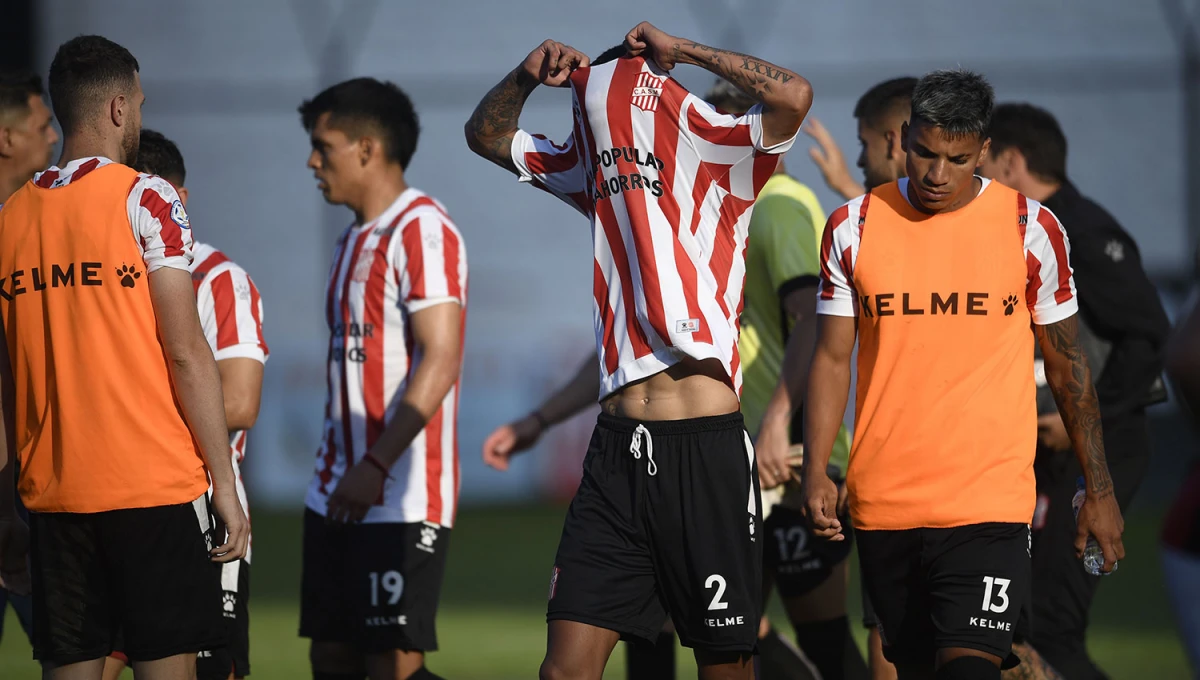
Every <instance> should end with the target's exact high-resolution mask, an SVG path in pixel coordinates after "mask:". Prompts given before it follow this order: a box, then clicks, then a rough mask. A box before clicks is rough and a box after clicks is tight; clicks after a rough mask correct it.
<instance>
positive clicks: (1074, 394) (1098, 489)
mask: <svg viewBox="0 0 1200 680" xmlns="http://www.w3.org/2000/svg"><path fill="white" fill-rule="evenodd" d="M1036 329H1037V333H1038V335H1039V336H1040V341H1041V344H1042V350H1043V353H1045V354H1048V352H1049V351H1052V352H1054V353H1056V354H1058V355H1060V356H1062V357H1063V358H1065V359H1066V360H1067V361H1068V362H1069V365H1070V371H1069V372H1068V373H1067V374H1066V375H1065V376H1064V375H1063V374H1062V373H1060V372H1052V371H1047V372H1046V379H1047V382H1049V383H1050V391H1051V392H1053V393H1054V401H1055V402H1056V403H1057V404H1058V410H1059V412H1060V413H1061V414H1062V417H1063V423H1064V424H1065V425H1066V427H1067V433H1068V434H1069V435H1070V436H1071V443H1072V444H1074V446H1075V451H1076V455H1077V456H1079V458H1080V461H1079V462H1080V464H1081V465H1083V466H1084V468H1085V469H1086V470H1087V472H1088V480H1089V482H1091V483H1092V485H1093V488H1092V489H1091V491H1093V492H1094V493H1097V494H1101V495H1109V494H1111V493H1112V490H1113V485H1112V478H1111V477H1110V476H1109V473H1108V462H1107V461H1106V460H1105V457H1104V436H1103V428H1102V427H1101V424H1100V404H1099V401H1098V400H1097V399H1096V388H1095V387H1094V386H1093V385H1092V375H1091V371H1090V370H1089V369H1088V365H1087V357H1085V356H1084V355H1083V350H1081V349H1080V347H1079V342H1078V337H1079V321H1078V319H1076V318H1075V317H1074V316H1072V317H1070V318H1067V319H1063V320H1062V321H1059V322H1057V323H1052V324H1049V325H1045V326H1036ZM1063 378H1065V380H1064V379H1063Z"/></svg>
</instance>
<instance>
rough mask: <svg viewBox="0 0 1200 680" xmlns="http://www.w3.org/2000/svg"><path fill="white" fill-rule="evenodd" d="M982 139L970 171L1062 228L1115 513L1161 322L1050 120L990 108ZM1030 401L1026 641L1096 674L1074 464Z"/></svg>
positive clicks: (1051, 419)
mask: <svg viewBox="0 0 1200 680" xmlns="http://www.w3.org/2000/svg"><path fill="white" fill-rule="evenodd" d="M991 139H992V146H991V153H990V154H989V156H988V159H987V161H986V162H985V163H984V165H983V166H982V168H981V172H982V174H984V175H985V176H988V177H991V178H993V179H996V180H999V181H1000V182H1002V183H1004V184H1007V185H1008V186H1010V187H1012V188H1014V189H1016V190H1018V191H1020V192H1021V193H1023V194H1025V195H1026V196H1028V197H1030V198H1032V199H1034V200H1037V201H1040V202H1041V203H1042V204H1043V205H1045V206H1046V207H1048V208H1050V209H1051V210H1052V211H1053V212H1054V214H1055V215H1057V216H1058V218H1059V220H1061V221H1062V224H1063V227H1064V228H1066V230H1067V236H1068V238H1069V240H1070V244H1071V267H1072V269H1073V270H1074V275H1075V285H1076V288H1077V292H1078V294H1079V311H1080V340H1081V342H1082V343H1083V345H1084V347H1085V350H1084V351H1085V352H1086V353H1087V354H1088V355H1089V357H1088V358H1089V363H1090V364H1091V365H1092V375H1094V376H1098V377H1096V378H1095V381H1096V394H1097V396H1098V397H1099V400H1100V411H1101V417H1102V421H1103V428H1104V449H1105V452H1106V454H1107V455H1108V464H1109V468H1110V470H1111V473H1112V477H1113V483H1114V486H1115V487H1116V494H1117V500H1118V503H1119V504H1120V506H1121V510H1122V512H1124V511H1125V509H1126V508H1127V507H1128V505H1129V501H1130V500H1131V499H1132V498H1133V495H1134V493H1135V492H1136V491H1137V488H1138V486H1139V485H1140V484H1141V481H1142V477H1143V476H1144V474H1145V472H1146V467H1147V463H1148V461H1149V456H1150V441H1149V436H1148V432H1147V426H1146V414H1145V409H1146V407H1147V406H1149V405H1150V404H1153V403H1157V402H1158V401H1162V400H1164V399H1165V398H1166V392H1165V389H1164V385H1163V380H1162V376H1161V373H1162V368H1163V346H1164V344H1165V341H1166V337H1167V334H1168V332H1169V331H1170V322H1169V321H1168V320H1167V315H1166V312H1165V311H1164V310H1163V307H1162V304H1161V303H1160V302H1159V299H1158V292H1157V291H1156V290H1155V288H1154V285H1153V284H1151V283H1150V280H1149V278H1148V277H1147V276H1146V272H1145V270H1144V269H1142V261H1141V256H1140V254H1139V253H1138V248H1137V244H1136V243H1134V241H1133V239H1132V238H1131V237H1130V236H1129V234H1128V233H1126V232H1125V230H1124V229H1122V228H1121V225H1119V224H1118V223H1117V221H1116V220H1115V219H1114V218H1113V217H1112V215H1110V214H1109V213H1108V212H1107V211H1106V210H1105V209H1104V208H1102V207H1100V206H1099V205H1097V204H1096V203H1095V202H1093V201H1091V200H1090V199H1088V198H1086V197H1085V196H1083V195H1082V194H1080V193H1079V190H1078V189H1076V188H1075V185H1073V184H1071V182H1070V180H1068V179H1067V174H1066V165H1067V140H1066V138H1065V137H1064V136H1063V133H1062V129H1061V128H1060V127H1059V125H1058V121H1056V120H1055V119H1054V116H1053V115H1051V114H1050V113H1049V112H1048V111H1045V110H1044V109H1039V108H1037V107H1035V106H1032V105H1029V104H1002V105H1000V106H997V107H996V109H995V113H994V114H993V117H992V128H991ZM1043 383H1044V380H1043V381H1040V383H1039V384H1043ZM1040 392H1042V390H1039V393H1040ZM1042 401H1043V399H1042V398H1041V395H1040V394H1039V409H1038V412H1039V413H1044V414H1045V415H1042V416H1040V417H1039V418H1038V431H1039V440H1040V442H1041V447H1040V449H1039V451H1038V457H1037V462H1036V463H1035V465H1034V469H1035V472H1036V474H1037V486H1038V501H1037V509H1036V510H1035V512H1034V518H1033V554H1032V557H1033V603H1034V611H1033V631H1034V632H1033V639H1032V643H1033V646H1034V647H1035V648H1036V649H1037V650H1038V651H1039V652H1041V654H1042V655H1043V656H1044V657H1045V658H1046V660H1047V661H1049V662H1050V663H1051V664H1052V665H1053V666H1054V667H1055V668H1056V669H1057V670H1058V671H1059V672H1060V673H1062V675H1063V676H1064V677H1065V678H1067V680H1076V679H1077V678H1080V679H1084V678H1086V679H1090V678H1104V677H1106V676H1105V675H1104V673H1103V672H1102V671H1100V669H1099V668H1097V667H1096V666H1095V664H1094V663H1092V661H1091V659H1089V658H1088V654H1087V646H1086V642H1085V639H1084V638H1085V633H1086V631H1087V625H1088V609H1089V608H1090V606H1091V602H1092V597H1093V596H1094V594H1095V592H1096V586H1097V585H1098V584H1099V581H1100V577H1098V576H1091V575H1089V574H1088V573H1087V572H1085V571H1084V568H1083V565H1082V563H1081V561H1080V559H1079V558H1078V557H1077V556H1076V553H1075V537H1076V533H1077V529H1076V525H1075V521H1074V514H1073V512H1072V509H1071V498H1072V497H1073V496H1074V495H1075V491H1076V487H1075V482H1076V478H1077V477H1078V476H1079V474H1080V469H1079V464H1078V463H1077V462H1076V461H1075V459H1074V457H1072V456H1070V455H1067V452H1069V451H1070V441H1069V440H1068V439H1067V433H1066V428H1065V427H1064V426H1063V423H1062V420H1061V418H1059V416H1058V410H1057V409H1056V408H1054V404H1053V402H1052V401H1051V402H1050V403H1049V404H1046V405H1045V406H1047V407H1048V408H1043V404H1042V403H1041V402H1042Z"/></svg>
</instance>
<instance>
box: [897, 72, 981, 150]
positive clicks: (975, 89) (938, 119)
mask: <svg viewBox="0 0 1200 680" xmlns="http://www.w3.org/2000/svg"><path fill="white" fill-rule="evenodd" d="M995 102H996V94H995V92H993V91H992V86H991V85H990V84H989V83H988V81H987V80H986V79H984V77H983V76H981V75H979V74H978V73H975V72H973V71H968V70H966V69H947V70H942V71H934V72H932V73H927V74H925V75H924V76H923V77H922V78H921V79H920V80H919V81H917V86H916V87H915V88H913V94H912V114H911V115H910V118H909V120H910V121H911V120H916V119H918V118H919V119H921V120H922V121H924V122H926V123H928V124H930V125H933V126H935V127H940V128H942V129H943V130H945V132H946V133H947V134H949V135H951V136H953V137H959V136H962V137H966V136H970V135H977V136H979V137H981V138H982V137H983V136H984V135H986V134H987V131H988V126H989V125H991V122H992V107H993V106H994V105H995Z"/></svg>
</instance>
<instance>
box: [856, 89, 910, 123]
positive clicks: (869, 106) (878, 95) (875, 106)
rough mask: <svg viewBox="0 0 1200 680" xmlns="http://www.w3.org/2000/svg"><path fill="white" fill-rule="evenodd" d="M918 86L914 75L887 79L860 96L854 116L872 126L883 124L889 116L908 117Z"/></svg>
mask: <svg viewBox="0 0 1200 680" xmlns="http://www.w3.org/2000/svg"><path fill="white" fill-rule="evenodd" d="M916 86H917V79H916V78H914V77H912V76H903V77H901V78H892V79H891V80H885V81H883V82H882V83H879V84H878V85H875V86H874V87H872V88H871V89H869V90H867V92H866V93H865V94H864V95H863V96H861V97H859V98H858V103H857V104H855V105H854V117H855V118H857V119H859V120H861V121H862V122H864V123H866V124H867V125H868V126H870V127H872V128H877V127H879V126H880V125H882V124H883V123H884V122H885V118H887V117H889V116H897V115H898V116H903V117H905V118H908V114H909V112H910V111H911V110H912V97H913V89H914V88H915V87H916Z"/></svg>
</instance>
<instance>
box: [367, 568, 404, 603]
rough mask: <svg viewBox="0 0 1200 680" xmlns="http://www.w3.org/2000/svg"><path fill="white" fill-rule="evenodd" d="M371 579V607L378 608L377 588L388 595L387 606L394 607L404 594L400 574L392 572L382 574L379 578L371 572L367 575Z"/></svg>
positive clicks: (375, 573)
mask: <svg viewBox="0 0 1200 680" xmlns="http://www.w3.org/2000/svg"><path fill="white" fill-rule="evenodd" d="M367 577H368V578H370V579H371V606H372V607H378V606H379V586H383V589H384V590H385V591H387V594H388V604H389V605H394V604H396V603H397V602H399V601H400V596H401V595H403V594H404V577H403V576H401V575H400V572H398V571H395V570H392V571H385V572H383V578H380V577H379V572H377V571H373V572H371V573H369V574H367Z"/></svg>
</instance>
